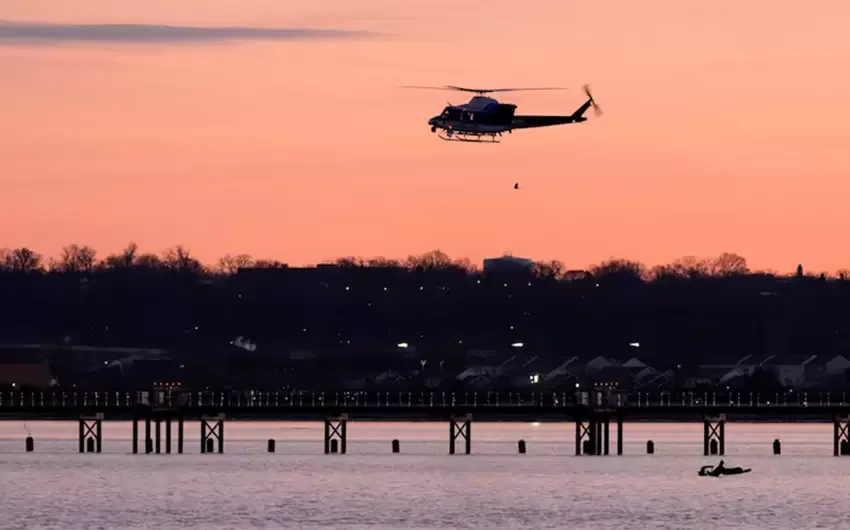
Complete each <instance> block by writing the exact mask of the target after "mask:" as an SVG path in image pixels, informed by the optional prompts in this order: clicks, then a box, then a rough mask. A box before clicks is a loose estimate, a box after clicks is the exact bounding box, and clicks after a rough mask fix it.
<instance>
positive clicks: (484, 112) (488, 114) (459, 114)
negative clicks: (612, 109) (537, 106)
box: [428, 96, 590, 141]
mask: <svg viewBox="0 0 850 530" xmlns="http://www.w3.org/2000/svg"><path fill="white" fill-rule="evenodd" d="M589 104H590V102H588V103H586V104H585V105H582V108H579V110H578V111H576V112H575V113H573V114H571V115H568V116H517V115H515V111H516V108H517V106H516V105H511V104H505V103H499V102H498V101H496V100H495V99H493V98H488V97H483V96H476V97H474V98H472V99H471V100H470V101H469V103H466V104H464V105H449V106H448V107H445V108H444V109H443V112H442V113H441V114H440V115H439V116H434V117H433V118H431V119H430V120H428V125H430V126H431V132H437V130H438V129H441V130H442V131H445V136H442V135H441V136H440V137H441V138H443V139H444V140H453V139H455V138H454V136H455V135H457V136H458V137H460V138H458V139H466V138H467V137H472V138H475V139H480V138H481V137H490V138H493V139H494V140H495V137H496V136H501V135H502V133H505V132H508V133H509V132H511V131H513V130H514V129H529V128H533V127H548V126H552V125H562V124H567V123H580V122H583V121H586V120H587V118H585V117H584V116H583V115H582V114H583V113H584V111H585V110H587V107H588V106H589ZM466 141H474V140H469V139H467V140H466Z"/></svg>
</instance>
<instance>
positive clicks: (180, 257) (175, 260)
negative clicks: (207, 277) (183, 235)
mask: <svg viewBox="0 0 850 530" xmlns="http://www.w3.org/2000/svg"><path fill="white" fill-rule="evenodd" d="M162 264H163V265H164V266H165V267H166V268H168V269H171V270H173V271H175V272H178V273H199V272H202V271H203V265H201V262H199V261H198V260H196V259H195V258H193V257H192V256H191V254H189V251H188V250H187V249H186V248H184V247H183V245H177V246H176V247H174V248H170V249H168V250H166V251H165V252H163V254H162Z"/></svg>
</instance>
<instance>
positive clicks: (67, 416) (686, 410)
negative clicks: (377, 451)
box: [0, 389, 850, 456]
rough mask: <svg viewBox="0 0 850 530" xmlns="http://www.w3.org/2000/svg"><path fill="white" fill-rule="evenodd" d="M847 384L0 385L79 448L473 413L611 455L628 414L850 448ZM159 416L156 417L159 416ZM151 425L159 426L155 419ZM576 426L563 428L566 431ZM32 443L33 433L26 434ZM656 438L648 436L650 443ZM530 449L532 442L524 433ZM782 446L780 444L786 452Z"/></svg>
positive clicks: (337, 443)
mask: <svg viewBox="0 0 850 530" xmlns="http://www.w3.org/2000/svg"><path fill="white" fill-rule="evenodd" d="M848 397H850V396H848V395H846V394H844V393H827V392H816V393H814V392H791V391H789V392H785V393H772V394H764V393H758V392H723V393H721V392H716V393H715V392H690V391H680V392H656V393H645V392H626V391H618V390H610V389H606V390H578V391H576V392H571V393H541V392H460V393H458V392H455V393H451V392H350V391H348V392H346V391H343V392H260V391H187V390H137V391H134V392H120V391H119V392H116V391H97V392H93V391H88V392H73V391H70V392H69V391H48V392H41V391H31V392H28V391H16V392H2V393H0V420H25V421H34V420H76V421H78V422H79V451H80V452H90V453H100V452H101V451H102V448H103V437H102V424H103V422H104V421H110V420H112V421H118V420H131V421H132V430H133V436H132V452H133V453H138V452H139V447H138V446H139V422H140V421H144V423H145V433H144V434H145V438H144V446H145V453H146V454H150V453H157V454H159V453H161V452H162V438H163V437H162V424H163V423H164V424H165V429H164V430H165V433H164V434H165V436H164V439H165V453H166V454H168V453H171V449H172V439H173V436H172V422H175V423H176V424H177V453H183V449H184V444H183V440H184V429H183V424H184V420H185V419H191V420H200V423H201V437H200V440H201V441H200V452H201V453H223V452H224V447H225V422H226V421H227V420H251V419H254V420H273V421H306V420H317V421H323V422H324V425H325V429H324V433H325V434H324V452H325V453H326V454H336V453H338V454H346V453H347V436H348V434H347V428H348V423H349V422H350V421H358V420H360V421H363V420H368V421H388V422H390V421H428V422H445V423H448V426H449V433H448V452H449V454H456V452H460V451H457V449H458V447H457V445H458V443H460V444H462V449H463V450H462V453H463V454H472V449H473V443H472V424H473V421H513V422H534V421H537V422H558V423H565V424H566V423H574V424H575V454H576V455H577V456H579V455H588V456H606V455H610V454H611V451H610V424H611V422H612V421H614V422H616V423H617V427H618V428H617V440H616V454H617V455H622V454H623V431H624V429H625V428H626V423H627V421H653V420H655V421H658V420H664V421H683V422H685V421H701V422H703V427H704V428H703V454H704V455H706V456H708V455H724V454H725V447H726V431H725V426H726V423H727V421H730V418H734V417H738V418H740V419H746V420H747V421H758V420H761V421H776V420H782V421H788V420H792V421H793V420H813V421H824V422H828V421H831V422H832V423H833V425H834V429H833V431H834V432H833V447H834V451H833V452H834V455H835V456H850V401H848V399H847V398H848ZM152 424H153V425H152ZM152 426H153V428H154V429H153V433H152V432H151V427H152ZM568 438H569V434H568V432H567V429H566V428H565V429H564V440H565V441H566V440H568ZM27 443H28V444H29V443H30V442H27ZM652 446H654V444H653V443H652V441H649V442H648V443H647V447H648V451H647V452H654V448H653V449H652V451H650V450H649V448H650V447H652ZM522 448H523V449H522V450H521V451H520V453H524V448H525V443H524V442H523V443H522ZM777 451H778V450H775V454H779V452H777Z"/></svg>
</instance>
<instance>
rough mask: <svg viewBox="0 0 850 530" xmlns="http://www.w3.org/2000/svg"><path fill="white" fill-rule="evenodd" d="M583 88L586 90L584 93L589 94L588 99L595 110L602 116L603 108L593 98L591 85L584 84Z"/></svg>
mask: <svg viewBox="0 0 850 530" xmlns="http://www.w3.org/2000/svg"><path fill="white" fill-rule="evenodd" d="M582 89H583V90H584V93H585V94H586V95H587V99H588V101H590V106H591V107H593V112H594V113H595V114H596V115H597V116H601V115H602V109H601V108H599V105H597V104H596V101H595V100H594V99H593V94H591V93H590V85H584V86H583V87H582Z"/></svg>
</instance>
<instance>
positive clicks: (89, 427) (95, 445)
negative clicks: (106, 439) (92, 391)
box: [79, 413, 103, 453]
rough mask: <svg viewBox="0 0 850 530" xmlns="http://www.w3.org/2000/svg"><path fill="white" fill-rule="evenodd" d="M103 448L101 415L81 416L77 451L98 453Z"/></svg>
mask: <svg viewBox="0 0 850 530" xmlns="http://www.w3.org/2000/svg"><path fill="white" fill-rule="evenodd" d="M102 447H103V413H97V414H95V415H94V416H82V417H80V421H79V451H80V452H81V453H84V452H86V451H88V452H89V453H95V452H97V453H99V452H101V450H102Z"/></svg>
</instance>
